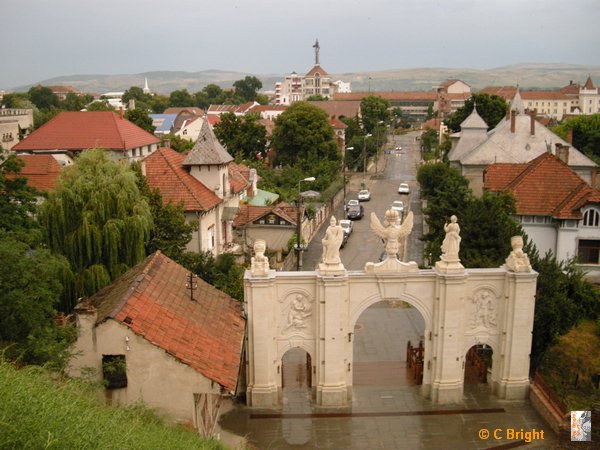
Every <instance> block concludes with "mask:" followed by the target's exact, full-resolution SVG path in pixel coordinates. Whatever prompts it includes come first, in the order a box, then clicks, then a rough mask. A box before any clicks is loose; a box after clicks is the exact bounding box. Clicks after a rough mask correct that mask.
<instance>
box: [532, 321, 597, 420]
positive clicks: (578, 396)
mask: <svg viewBox="0 0 600 450" xmlns="http://www.w3.org/2000/svg"><path fill="white" fill-rule="evenodd" d="M540 372H541V374H542V376H543V377H544V380H545V381H546V383H547V384H548V385H549V386H550V387H552V389H554V391H555V392H556V393H557V394H558V395H559V397H561V398H562V399H563V401H564V402H565V403H566V404H567V406H568V407H569V409H570V410H571V411H580V410H587V411H589V410H591V407H592V404H593V403H594V402H595V401H596V402H597V401H600V390H599V389H597V388H596V387H595V386H594V385H593V384H592V382H591V377H592V375H596V374H600V336H599V335H598V334H597V332H596V324H595V323H594V322H593V321H591V320H586V321H583V322H581V323H580V324H579V325H577V326H576V327H574V328H572V329H571V330H570V331H569V332H568V333H567V334H565V335H563V336H561V337H560V338H559V339H558V342H557V343H556V344H555V345H553V346H552V347H550V348H549V349H548V350H547V351H546V354H545V356H544V359H543V361H542V363H541V366H540Z"/></svg>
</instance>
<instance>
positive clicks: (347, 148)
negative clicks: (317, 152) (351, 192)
mask: <svg viewBox="0 0 600 450" xmlns="http://www.w3.org/2000/svg"><path fill="white" fill-rule="evenodd" d="M348 150H350V151H352V150H354V147H346V150H344V158H343V162H342V171H343V173H344V211H346V152H347V151H348Z"/></svg>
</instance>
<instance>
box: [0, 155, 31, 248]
mask: <svg viewBox="0 0 600 450" xmlns="http://www.w3.org/2000/svg"><path fill="white" fill-rule="evenodd" d="M23 164H24V163H23V162H22V161H21V160H19V159H18V158H17V156H16V155H15V154H14V153H9V154H5V153H4V152H3V151H2V149H1V148H0V232H4V233H8V234H11V235H19V236H21V237H20V239H22V240H28V241H30V238H26V237H25V236H26V235H28V234H29V233H30V232H31V231H32V230H35V229H36V228H37V224H36V222H35V220H34V217H35V214H36V211H37V205H36V195H38V194H39V193H38V192H37V191H36V190H35V189H34V188H32V187H30V186H29V185H28V184H27V178H25V177H22V176H19V172H21V168H22V167H23ZM38 239H39V236H38ZM34 240H35V239H34Z"/></svg>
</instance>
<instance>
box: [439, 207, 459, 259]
mask: <svg viewBox="0 0 600 450" xmlns="http://www.w3.org/2000/svg"><path fill="white" fill-rule="evenodd" d="M456 221H457V218H456V216H455V215H452V217H450V223H446V224H445V225H444V231H445V232H446V237H445V238H444V242H442V261H460V259H459V258H458V252H459V250H460V240H461V237H460V226H458V223H457V222H456Z"/></svg>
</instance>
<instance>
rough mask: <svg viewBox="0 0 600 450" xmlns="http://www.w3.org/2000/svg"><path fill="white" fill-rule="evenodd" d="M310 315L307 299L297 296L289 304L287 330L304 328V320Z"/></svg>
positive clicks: (310, 309)
mask: <svg viewBox="0 0 600 450" xmlns="http://www.w3.org/2000/svg"><path fill="white" fill-rule="evenodd" d="M311 314H312V307H311V305H310V302H309V301H308V299H307V298H305V297H304V296H303V295H301V294H297V295H296V296H295V297H294V299H293V300H292V301H291V303H290V312H289V313H288V319H287V327H286V330H287V329H288V328H306V327H307V325H306V323H305V319H306V318H307V317H309V316H310V315H311Z"/></svg>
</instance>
